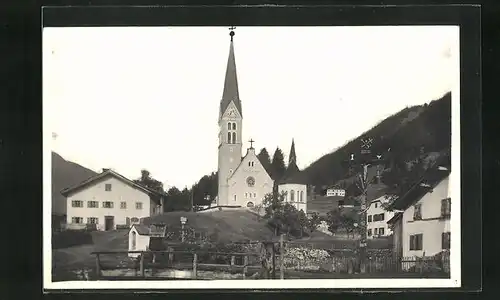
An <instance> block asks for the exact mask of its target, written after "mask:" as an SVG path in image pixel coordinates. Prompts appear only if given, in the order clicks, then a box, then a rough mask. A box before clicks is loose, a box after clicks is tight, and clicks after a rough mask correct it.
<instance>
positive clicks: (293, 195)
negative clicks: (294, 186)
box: [290, 190, 295, 202]
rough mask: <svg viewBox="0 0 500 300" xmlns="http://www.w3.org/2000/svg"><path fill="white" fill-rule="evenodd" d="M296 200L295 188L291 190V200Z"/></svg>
mask: <svg viewBox="0 0 500 300" xmlns="http://www.w3.org/2000/svg"><path fill="white" fill-rule="evenodd" d="M294 200H295V191H294V190H291V191H290V201H292V202H293V201H294Z"/></svg>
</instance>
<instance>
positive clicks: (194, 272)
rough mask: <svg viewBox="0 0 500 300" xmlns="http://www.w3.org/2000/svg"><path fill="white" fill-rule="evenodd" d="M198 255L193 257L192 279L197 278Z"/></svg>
mask: <svg viewBox="0 0 500 300" xmlns="http://www.w3.org/2000/svg"><path fill="white" fill-rule="evenodd" d="M197 266H198V254H196V253H195V254H194V255H193V278H195V279H196V277H197Z"/></svg>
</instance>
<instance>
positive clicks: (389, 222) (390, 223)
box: [387, 212, 403, 225]
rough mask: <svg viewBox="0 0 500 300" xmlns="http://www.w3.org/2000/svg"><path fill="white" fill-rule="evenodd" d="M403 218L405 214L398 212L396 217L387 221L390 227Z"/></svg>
mask: <svg viewBox="0 0 500 300" xmlns="http://www.w3.org/2000/svg"><path fill="white" fill-rule="evenodd" d="M402 217H403V213H402V212H396V213H395V214H394V216H392V218H390V219H389V220H387V224H389V225H392V224H395V223H396V222H397V221H398V220H400V219H401V218H402Z"/></svg>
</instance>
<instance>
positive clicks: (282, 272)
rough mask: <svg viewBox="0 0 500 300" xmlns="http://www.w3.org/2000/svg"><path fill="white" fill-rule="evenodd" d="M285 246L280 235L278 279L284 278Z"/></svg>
mask: <svg viewBox="0 0 500 300" xmlns="http://www.w3.org/2000/svg"><path fill="white" fill-rule="evenodd" d="M284 258H285V247H284V243H283V235H281V236H280V279H285V262H284V261H285V259H284Z"/></svg>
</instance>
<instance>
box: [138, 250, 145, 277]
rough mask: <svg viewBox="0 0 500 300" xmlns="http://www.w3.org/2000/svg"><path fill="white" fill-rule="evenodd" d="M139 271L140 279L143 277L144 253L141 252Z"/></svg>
mask: <svg viewBox="0 0 500 300" xmlns="http://www.w3.org/2000/svg"><path fill="white" fill-rule="evenodd" d="M139 270H140V273H141V277H144V252H141V262H140V264H139Z"/></svg>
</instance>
